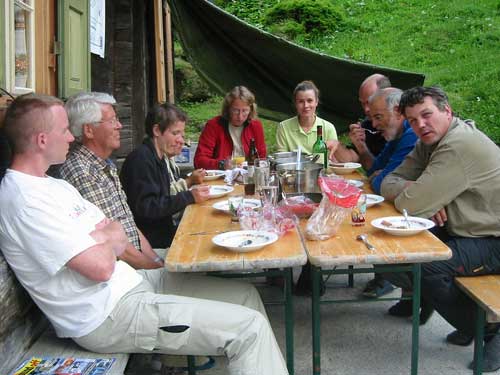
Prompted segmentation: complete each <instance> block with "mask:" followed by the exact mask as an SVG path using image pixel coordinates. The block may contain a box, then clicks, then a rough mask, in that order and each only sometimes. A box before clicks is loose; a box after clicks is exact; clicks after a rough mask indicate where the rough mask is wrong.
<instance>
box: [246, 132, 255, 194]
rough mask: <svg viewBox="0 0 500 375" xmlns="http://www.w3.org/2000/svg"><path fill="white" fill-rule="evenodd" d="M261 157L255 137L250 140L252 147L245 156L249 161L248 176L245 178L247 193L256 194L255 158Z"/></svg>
mask: <svg viewBox="0 0 500 375" xmlns="http://www.w3.org/2000/svg"><path fill="white" fill-rule="evenodd" d="M258 158H259V154H258V153H257V148H256V147H255V138H252V139H251V140H250V149H249V151H248V155H247V156H246V157H245V160H246V162H247V176H245V178H244V179H243V181H244V184H245V195H254V194H255V180H254V172H255V166H254V163H255V160H256V159H258Z"/></svg>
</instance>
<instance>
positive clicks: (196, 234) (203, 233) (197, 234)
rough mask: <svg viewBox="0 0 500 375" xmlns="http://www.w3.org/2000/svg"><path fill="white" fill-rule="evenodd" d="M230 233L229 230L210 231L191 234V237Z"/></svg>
mask: <svg viewBox="0 0 500 375" xmlns="http://www.w3.org/2000/svg"><path fill="white" fill-rule="evenodd" d="M226 232H228V231H227V230H209V231H203V232H194V233H189V235H190V236H199V235H205V234H218V233H226Z"/></svg>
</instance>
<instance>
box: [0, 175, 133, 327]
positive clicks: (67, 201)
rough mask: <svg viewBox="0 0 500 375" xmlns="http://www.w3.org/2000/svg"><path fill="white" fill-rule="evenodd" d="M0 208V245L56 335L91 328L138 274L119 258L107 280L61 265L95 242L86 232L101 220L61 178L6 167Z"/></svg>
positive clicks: (96, 324) (100, 213)
mask: <svg viewBox="0 0 500 375" xmlns="http://www.w3.org/2000/svg"><path fill="white" fill-rule="evenodd" d="M0 207H1V210H0V249H1V250H2V252H3V254H4V255H5V258H6V259H7V262H8V263H9V265H10V266H11V267H12V269H13V270H14V272H15V274H16V276H17V278H18V279H19V281H20V282H21V284H22V285H23V286H24V287H25V288H26V290H27V291H28V292H29V294H30V295H31V297H32V298H33V300H34V301H35V303H36V304H37V305H38V307H39V308H40V309H41V310H42V311H43V312H44V313H45V315H47V317H48V318H49V320H50V321H51V322H52V324H53V326H54V328H55V330H56V333H57V335H58V336H60V337H81V336H84V335H86V334H88V333H90V332H92V331H93V330H94V329H96V328H97V327H98V326H99V325H100V324H101V323H102V322H103V321H104V320H105V319H106V318H107V316H108V315H109V314H110V313H111V311H112V310H113V308H114V306H115V305H116V303H117V302H118V301H119V300H120V298H121V297H123V295H124V294H125V293H127V292H128V291H129V290H130V289H132V288H134V287H135V286H136V285H137V284H139V283H140V282H141V280H142V276H140V275H139V274H138V273H137V272H136V271H135V270H134V269H133V268H132V267H130V266H129V265H128V264H126V263H125V262H122V261H118V262H117V264H116V266H115V270H114V272H113V275H112V277H111V279H110V280H109V281H107V282H96V281H93V280H90V279H88V278H86V277H85V276H82V275H81V274H80V273H78V272H76V271H73V270H71V269H69V268H68V267H66V263H67V262H68V261H69V260H70V259H71V258H73V257H74V256H76V255H78V254H79V253H81V252H83V251H84V250H86V249H88V248H89V247H92V246H94V245H95V244H96V242H95V240H94V239H93V238H92V237H91V236H90V235H89V233H90V232H92V231H93V230H94V229H95V225H96V224H97V223H99V222H100V221H101V220H102V219H104V214H103V213H102V212H101V211H100V210H99V208H97V207H96V206H95V205H93V204H92V203H90V202H88V201H87V200H85V199H84V198H82V196H81V195H80V193H78V191H77V190H76V189H75V188H74V187H73V186H71V185H70V184H68V183H67V182H66V181H63V180H58V179H54V178H51V177H35V176H32V175H28V174H25V173H21V172H18V171H14V170H11V169H8V170H7V173H6V174H5V177H4V178H3V180H2V183H1V185H0Z"/></svg>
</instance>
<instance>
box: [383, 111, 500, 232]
mask: <svg viewBox="0 0 500 375" xmlns="http://www.w3.org/2000/svg"><path fill="white" fill-rule="evenodd" d="M406 181H415V182H414V183H413V184H412V185H411V186H409V187H408V188H406V189H405V188H404V186H405V183H406ZM381 192H382V195H383V196H384V197H391V196H397V197H396V199H395V201H394V205H395V206H396V208H397V209H398V210H399V211H401V210H402V209H403V208H406V209H407V210H408V212H409V213H410V214H411V215H415V216H419V217H424V218H430V217H432V216H433V215H434V214H436V213H437V212H438V211H439V210H440V209H441V208H443V207H444V208H446V214H447V216H448V221H447V224H446V225H447V231H448V233H450V234H451V235H456V236H463V237H486V236H500V149H499V148H498V147H497V146H496V145H495V144H494V143H493V142H492V141H491V140H490V139H489V138H488V137H487V136H486V135H484V134H483V133H482V132H481V131H480V130H478V129H477V128H476V126H475V125H474V123H473V122H465V121H462V120H460V119H458V118H453V120H452V123H451V125H450V127H449V129H448V131H447V133H446V134H445V135H444V136H443V138H442V139H441V140H440V141H439V142H438V143H436V144H433V145H425V144H424V143H422V142H421V141H418V142H417V144H416V146H415V148H414V149H413V151H411V152H410V153H409V154H408V156H407V157H406V159H405V160H404V161H403V163H402V164H401V165H400V166H399V167H398V168H396V169H395V170H394V171H393V172H392V173H391V174H389V175H388V176H387V177H386V178H385V179H384V181H383V182H382V187H381Z"/></svg>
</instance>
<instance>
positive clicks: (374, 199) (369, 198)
mask: <svg viewBox="0 0 500 375" xmlns="http://www.w3.org/2000/svg"><path fill="white" fill-rule="evenodd" d="M383 201H384V197H382V196H380V195H375V194H366V207H367V208H368V207H371V206H374V205H376V204H379V203H382V202H383Z"/></svg>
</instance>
